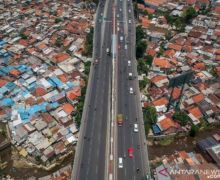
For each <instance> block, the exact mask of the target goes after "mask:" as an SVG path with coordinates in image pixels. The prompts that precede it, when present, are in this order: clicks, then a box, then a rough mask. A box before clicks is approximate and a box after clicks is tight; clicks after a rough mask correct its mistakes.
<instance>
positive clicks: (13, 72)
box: [9, 69, 21, 77]
mask: <svg viewBox="0 0 220 180" xmlns="http://www.w3.org/2000/svg"><path fill="white" fill-rule="evenodd" d="M9 74H10V75H12V76H15V77H16V76H18V75H20V74H21V72H20V71H18V70H17V69H13V70H11V71H10V72H9Z"/></svg>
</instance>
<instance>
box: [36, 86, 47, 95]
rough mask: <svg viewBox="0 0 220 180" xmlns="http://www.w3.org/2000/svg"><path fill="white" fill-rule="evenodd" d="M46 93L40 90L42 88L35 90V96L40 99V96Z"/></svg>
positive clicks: (42, 89) (44, 90)
mask: <svg viewBox="0 0 220 180" xmlns="http://www.w3.org/2000/svg"><path fill="white" fill-rule="evenodd" d="M46 93H47V91H46V89H44V88H42V87H37V88H36V89H35V94H36V96H38V97H40V96H43V95H45V94H46Z"/></svg>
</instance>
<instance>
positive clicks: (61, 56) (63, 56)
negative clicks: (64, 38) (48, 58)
mask: <svg viewBox="0 0 220 180" xmlns="http://www.w3.org/2000/svg"><path fill="white" fill-rule="evenodd" d="M69 58H70V55H69V54H66V53H59V54H56V55H54V56H53V59H54V60H55V61H56V62H57V63H59V62H63V61H65V60H67V59H69Z"/></svg>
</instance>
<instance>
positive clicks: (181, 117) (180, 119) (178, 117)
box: [173, 111, 190, 126]
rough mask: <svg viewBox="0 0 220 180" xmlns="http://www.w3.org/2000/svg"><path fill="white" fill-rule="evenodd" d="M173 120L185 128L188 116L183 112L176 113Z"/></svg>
mask: <svg viewBox="0 0 220 180" xmlns="http://www.w3.org/2000/svg"><path fill="white" fill-rule="evenodd" d="M173 119H174V120H175V121H178V122H179V123H180V124H181V125H182V126H185V125H186V124H187V123H188V122H189V121H190V118H189V116H188V115H187V114H186V113H185V112H183V111H176V112H175V113H174V114H173Z"/></svg>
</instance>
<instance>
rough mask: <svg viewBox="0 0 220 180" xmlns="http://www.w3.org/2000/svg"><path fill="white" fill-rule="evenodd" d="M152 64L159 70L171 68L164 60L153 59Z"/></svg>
mask: <svg viewBox="0 0 220 180" xmlns="http://www.w3.org/2000/svg"><path fill="white" fill-rule="evenodd" d="M153 64H154V65H155V66H159V67H161V68H170V67H171V64H170V63H169V61H168V60H167V59H165V58H154V60H153Z"/></svg>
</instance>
